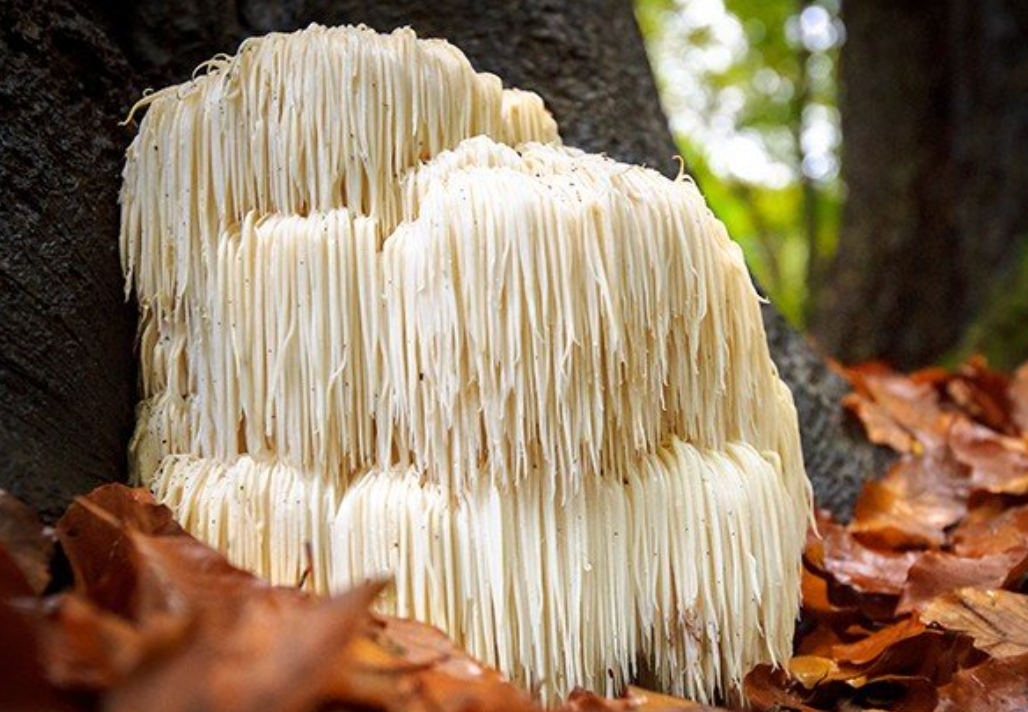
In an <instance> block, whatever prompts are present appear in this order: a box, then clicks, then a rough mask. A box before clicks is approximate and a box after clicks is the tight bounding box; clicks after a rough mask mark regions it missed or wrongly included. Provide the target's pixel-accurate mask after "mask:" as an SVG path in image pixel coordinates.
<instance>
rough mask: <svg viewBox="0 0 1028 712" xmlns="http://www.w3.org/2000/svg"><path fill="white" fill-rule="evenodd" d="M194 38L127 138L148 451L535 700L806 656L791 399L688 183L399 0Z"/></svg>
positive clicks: (717, 683) (715, 688) (171, 481)
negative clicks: (355, 16)
mask: <svg viewBox="0 0 1028 712" xmlns="http://www.w3.org/2000/svg"><path fill="white" fill-rule="evenodd" d="M204 69H205V70H206V73H203V74H202V75H200V76H198V77H196V78H194V80H193V81H191V82H189V83H186V84H183V85H181V86H177V87H171V88H168V89H165V90H163V91H161V92H158V93H156V94H154V95H151V96H149V97H147V98H146V99H144V100H143V102H141V104H143V105H145V106H146V107H147V111H146V115H145V117H144V118H143V120H142V122H141V125H140V130H139V135H138V136H137V138H136V139H135V141H134V142H133V144H132V146H131V147H130V148H129V151H128V157H127V161H126V167H125V185H124V191H123V196H122V215H123V220H122V235H121V246H122V255H123V262H124V268H125V272H126V276H127V281H128V285H129V288H130V289H132V290H134V292H135V294H136V296H137V298H138V300H139V304H140V360H141V371H142V379H141V380H142V389H143V396H144V400H143V401H142V402H141V404H140V408H139V415H138V426H137V431H136V434H135V436H134V437H133V440H132V443H131V446H130V451H131V453H130V454H131V461H132V468H133V473H134V476H135V477H136V478H137V479H138V480H139V481H141V482H143V483H145V484H147V485H148V486H150V487H151V488H152V489H153V490H154V492H155V493H156V494H157V496H158V497H159V498H160V499H161V500H162V501H164V502H166V503H168V504H169V505H170V506H172V507H173V509H174V510H175V512H176V514H177V516H178V518H179V519H180V520H181V521H182V522H183V524H184V525H185V526H186V527H187V528H188V529H189V530H190V531H192V532H193V533H194V534H196V535H198V536H199V537H201V538H202V539H204V540H206V541H208V542H209V543H211V544H213V545H216V546H218V547H219V548H221V549H222V550H224V551H225V552H226V553H227V555H228V556H229V558H230V559H232V560H233V561H234V562H236V563H238V564H240V565H242V566H244V567H247V568H250V569H252V570H254V571H257V572H258V573H260V574H262V575H264V576H267V577H268V578H270V579H271V580H273V581H275V582H278V583H284V584H295V583H297V582H298V581H300V580H301V577H303V575H304V572H305V571H307V570H308V569H309V571H310V575H309V576H307V577H306V578H305V580H306V585H308V586H310V587H312V588H314V589H315V590H319V591H326V590H334V589H342V588H345V587H348V586H351V585H353V584H355V583H358V582H360V581H362V580H364V579H366V578H369V577H374V576H379V575H382V574H387V575H391V576H393V577H394V578H395V581H396V585H395V587H394V588H393V590H392V591H391V592H390V593H389V594H388V595H387V596H386V598H385V599H384V600H383V601H382V602H381V606H382V608H383V609H384V610H387V611H389V612H392V613H396V614H398V615H401V616H414V617H417V618H419V619H421V620H424V621H427V622H429V623H432V624H435V625H438V626H440V627H441V628H442V629H443V630H445V631H446V632H448V633H449V634H450V635H451V636H452V637H453V638H454V639H455V640H456V641H457V642H458V643H459V644H461V645H463V646H465V647H466V648H467V649H468V650H469V651H470V652H471V653H472V654H474V655H476V656H478V657H480V658H482V659H484V660H485V661H487V662H489V663H492V664H494V665H496V666H498V667H499V668H500V669H501V670H503V671H505V672H506V673H508V674H510V675H511V676H512V677H513V678H515V679H516V680H519V681H521V682H522V683H524V684H525V685H526V686H529V687H534V686H539V687H540V689H541V690H542V691H543V694H544V696H545V697H547V698H552V697H554V696H555V695H561V694H564V693H566V692H568V691H569V690H570V689H571V688H573V687H574V686H576V685H583V686H586V687H589V688H592V689H595V690H598V691H602V692H608V693H612V692H615V691H616V690H617V689H618V688H619V687H620V686H621V685H622V684H623V683H624V682H626V681H627V680H628V679H630V678H631V677H633V676H635V675H637V674H639V673H640V672H646V673H647V674H650V675H653V676H655V677H656V679H657V680H659V682H660V684H661V685H662V686H663V687H664V688H665V689H667V690H670V691H673V692H675V693H679V694H688V695H690V696H692V697H696V698H699V699H701V700H707V699H711V698H712V697H715V696H717V695H719V694H726V695H732V694H735V692H736V691H737V690H738V688H739V685H740V683H741V679H742V676H743V675H744V674H745V673H746V671H747V670H748V669H749V668H750V667H751V666H753V665H755V664H756V663H758V662H764V661H779V660H782V659H784V658H786V657H787V656H788V655H789V652H790V648H791V640H792V627H793V619H794V617H795V614H796V611H797V606H798V601H799V573H800V560H799V557H800V550H801V547H802V541H803V536H804V532H805V528H806V525H807V522H808V513H809V507H810V504H809V500H810V495H809V485H808V483H807V479H806V476H805V474H804V471H803V464H802V459H801V455H800V449H799V437H798V432H797V425H796V414H795V410H794V407H793V404H792V397H791V395H790V394H789V391H788V389H787V388H786V386H785V385H784V384H783V383H782V382H781V381H780V380H779V378H778V376H777V373H776V371H775V368H774V365H773V364H772V362H771V359H770V357H769V354H768V349H767V344H766V341H765V336H764V331H763V326H762V323H761V318H760V313H759V298H758V296H757V294H756V292H755V291H754V289H753V286H752V283H751V281H750V278H749V275H748V273H747V271H746V267H745V264H744V262H743V259H742V255H741V251H740V250H739V248H738V246H737V245H735V243H733V242H731V240H730V239H729V238H728V236H727V234H726V233H725V230H724V227H723V226H722V225H721V223H720V222H718V221H717V220H716V219H715V218H714V217H713V216H712V215H711V213H710V211H709V210H708V208H707V207H706V204H705V203H704V200H703V198H702V196H701V195H700V193H699V191H698V190H697V189H696V187H695V185H694V184H693V183H692V182H691V181H690V180H688V179H686V178H679V179H678V180H674V181H672V180H668V179H666V178H664V177H662V176H660V175H659V174H657V173H655V172H653V171H651V170H647V169H644V168H641V167H637V166H629V165H624V164H621V163H617V162H615V161H612V160H610V159H607V158H605V157H602V156H595V155H589V154H585V153H582V152H580V151H577V150H575V149H571V148H565V147H563V146H561V143H560V139H559V137H558V135H557V129H556V125H555V124H554V122H553V119H552V118H551V117H550V115H549V113H548V112H547V111H546V109H545V107H544V106H543V104H542V101H541V100H540V99H539V97H537V96H536V95H534V94H531V93H530V92H521V91H517V90H511V89H506V90H505V89H503V88H502V87H501V85H500V82H499V80H498V79H497V78H496V77H493V76H491V75H485V74H477V73H475V72H474V71H473V70H472V69H471V67H470V65H469V64H468V62H467V60H466V59H465V58H464V56H463V55H462V54H461V53H460V52H458V51H457V50H456V49H454V48H453V47H451V46H450V45H448V44H446V43H445V42H439V41H424V40H418V39H416V38H415V37H414V35H413V33H412V32H410V31H409V30H398V31H396V32H394V33H392V34H390V35H379V34H376V33H374V32H372V31H370V30H367V29H364V28H350V27H344V28H330V29H326V28H322V27H318V26H312V27H311V28H309V29H307V30H304V31H301V32H297V33H294V34H290V35H281V34H274V35H269V36H267V37H263V38H258V39H252V40H248V41H246V42H244V43H243V45H242V46H241V47H240V50H239V52H238V53H237V55H235V56H234V57H219V58H216V59H214V60H212V61H211V62H210V63H208V65H207V66H206V67H205V68H204ZM308 544H309V546H308ZM308 552H309V553H308Z"/></svg>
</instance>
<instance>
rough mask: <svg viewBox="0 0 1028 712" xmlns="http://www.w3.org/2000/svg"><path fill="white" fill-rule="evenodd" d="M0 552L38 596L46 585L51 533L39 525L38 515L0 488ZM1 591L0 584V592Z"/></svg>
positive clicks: (51, 545) (50, 551) (52, 546)
mask: <svg viewBox="0 0 1028 712" xmlns="http://www.w3.org/2000/svg"><path fill="white" fill-rule="evenodd" d="M0 549H6V550H7V553H8V555H9V556H10V558H11V560H12V561H13V562H14V563H15V564H16V565H17V567H18V568H19V569H20V570H21V572H22V574H23V575H24V577H25V581H26V582H27V583H28V584H29V587H30V588H31V589H32V591H33V592H34V593H37V594H39V593H42V592H43V589H45V588H46V586H47V584H48V583H50V557H51V556H52V555H53V550H54V533H53V530H52V529H51V528H50V527H45V526H43V523H42V522H41V521H40V519H39V516H38V515H36V513H35V512H34V511H33V510H32V509H31V508H30V507H29V506H28V505H27V504H25V503H23V502H22V501H21V500H19V499H18V498H16V497H15V496H14V495H12V494H11V493H9V492H5V491H4V490H2V489H0ZM2 591H3V588H2V585H0V592H2Z"/></svg>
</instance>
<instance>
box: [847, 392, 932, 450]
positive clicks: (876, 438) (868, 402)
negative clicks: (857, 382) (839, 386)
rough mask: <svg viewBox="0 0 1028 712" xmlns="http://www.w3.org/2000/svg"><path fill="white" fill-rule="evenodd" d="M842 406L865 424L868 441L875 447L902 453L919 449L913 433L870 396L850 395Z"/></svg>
mask: <svg viewBox="0 0 1028 712" xmlns="http://www.w3.org/2000/svg"><path fill="white" fill-rule="evenodd" d="M842 405H843V407H845V408H846V409H847V410H849V411H850V412H851V413H853V415H855V416H856V418H857V419H858V420H859V421H860V422H861V423H862V424H863V426H864V431H865V432H866V433H867V439H868V440H870V441H871V442H873V443H874V444H875V445H882V446H884V447H887V448H890V449H892V450H895V451H896V452H902V453H912V452H914V451H915V449H917V440H916V438H915V437H914V435H913V433H911V432H910V431H909V430H907V429H906V428H904V427H903V426H902V425H901V424H900V423H899V421H897V420H896V419H895V418H893V417H892V416H891V415H890V414H889V411H887V410H886V409H885V408H883V407H882V406H880V405H878V404H877V403H875V402H874V400H873V399H872V398H870V397H869V396H865V395H861V394H859V393H849V394H847V395H846V396H845V397H844V398H843V400H842Z"/></svg>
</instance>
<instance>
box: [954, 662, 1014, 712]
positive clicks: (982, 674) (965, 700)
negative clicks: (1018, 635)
mask: <svg viewBox="0 0 1028 712" xmlns="http://www.w3.org/2000/svg"><path fill="white" fill-rule="evenodd" d="M936 709H937V711H938V712H978V711H979V710H981V711H982V712H985V711H986V710H987V711H988V712H1024V710H1028V655H1019V656H1016V657H1012V658H1002V659H991V660H987V661H986V662H984V663H982V664H981V665H978V666H976V667H973V668H971V669H970V670H961V671H960V672H958V673H957V674H956V675H954V676H953V680H952V681H951V682H950V683H949V684H948V685H946V686H945V687H942V688H940V689H939V706H938V707H937V708H936Z"/></svg>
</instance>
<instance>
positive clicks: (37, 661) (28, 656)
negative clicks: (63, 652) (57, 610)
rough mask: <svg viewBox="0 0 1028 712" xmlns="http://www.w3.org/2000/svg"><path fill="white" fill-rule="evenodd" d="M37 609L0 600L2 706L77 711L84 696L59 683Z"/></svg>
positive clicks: (32, 711) (7, 710) (18, 711)
mask: <svg viewBox="0 0 1028 712" xmlns="http://www.w3.org/2000/svg"><path fill="white" fill-rule="evenodd" d="M34 617H35V612H34V611H33V612H26V611H24V610H20V607H19V606H17V605H14V604H12V603H11V602H8V601H3V600H0V661H2V664H0V710H4V712H38V711H40V710H46V712H74V711H77V710H84V709H86V707H85V705H84V704H83V702H82V701H81V700H77V699H76V698H75V697H73V696H72V695H70V694H68V693H66V692H63V691H61V690H59V689H57V687H55V686H54V685H53V684H52V682H51V681H50V679H49V678H48V675H47V670H46V668H45V667H44V665H43V658H42V655H41V654H40V650H39V636H38V626H37V625H36V623H35V621H34V620H33V618H34Z"/></svg>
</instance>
